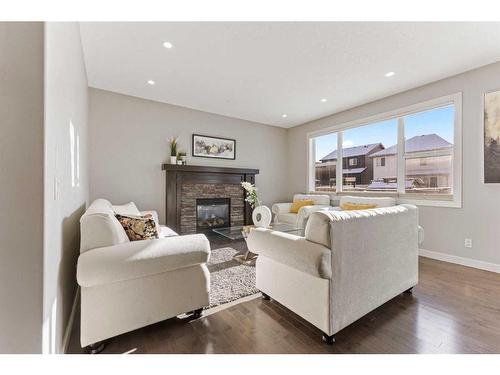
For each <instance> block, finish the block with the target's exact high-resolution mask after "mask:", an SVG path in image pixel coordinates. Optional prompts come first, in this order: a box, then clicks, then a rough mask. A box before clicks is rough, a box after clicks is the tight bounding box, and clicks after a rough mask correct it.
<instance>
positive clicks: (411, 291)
mask: <svg viewBox="0 0 500 375" xmlns="http://www.w3.org/2000/svg"><path fill="white" fill-rule="evenodd" d="M403 293H405V294H412V293H413V287H411V288H409V289H406V290H405V291H404V292H403Z"/></svg>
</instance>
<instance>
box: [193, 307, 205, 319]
mask: <svg viewBox="0 0 500 375" xmlns="http://www.w3.org/2000/svg"><path fill="white" fill-rule="evenodd" d="M202 314H203V308H201V309H197V310H194V311H193V318H194V319H198V318H201V315H202Z"/></svg>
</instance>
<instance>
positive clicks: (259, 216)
mask: <svg viewBox="0 0 500 375" xmlns="http://www.w3.org/2000/svg"><path fill="white" fill-rule="evenodd" d="M272 217H273V215H272V213H271V210H270V209H269V207H267V206H258V207H255V208H254V210H253V213H252V220H253V223H254V225H255V226H256V227H260V228H268V227H269V225H270V224H271V219H272Z"/></svg>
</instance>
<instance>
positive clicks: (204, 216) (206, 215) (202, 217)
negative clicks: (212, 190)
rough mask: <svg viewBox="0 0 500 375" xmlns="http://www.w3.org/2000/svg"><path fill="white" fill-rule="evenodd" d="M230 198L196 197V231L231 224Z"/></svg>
mask: <svg viewBox="0 0 500 375" xmlns="http://www.w3.org/2000/svg"><path fill="white" fill-rule="evenodd" d="M230 211H231V199H230V198H198V199H196V231H197V232H205V231H209V230H211V229H213V228H221V227H229V226H230V225H231V221H230V218H231V212H230Z"/></svg>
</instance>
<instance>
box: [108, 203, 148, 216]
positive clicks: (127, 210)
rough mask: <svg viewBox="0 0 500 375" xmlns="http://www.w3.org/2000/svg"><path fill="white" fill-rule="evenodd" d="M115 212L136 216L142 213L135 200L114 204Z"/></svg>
mask: <svg viewBox="0 0 500 375" xmlns="http://www.w3.org/2000/svg"><path fill="white" fill-rule="evenodd" d="M111 207H112V209H113V211H114V213H115V214H118V215H134V216H139V215H141V213H140V211H139V209H138V208H137V206H136V205H135V203H134V202H129V203H127V204H122V205H119V206H117V205H112V206H111Z"/></svg>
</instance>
